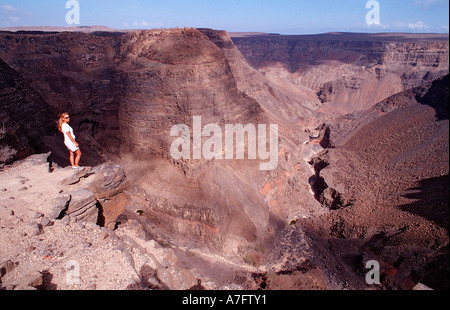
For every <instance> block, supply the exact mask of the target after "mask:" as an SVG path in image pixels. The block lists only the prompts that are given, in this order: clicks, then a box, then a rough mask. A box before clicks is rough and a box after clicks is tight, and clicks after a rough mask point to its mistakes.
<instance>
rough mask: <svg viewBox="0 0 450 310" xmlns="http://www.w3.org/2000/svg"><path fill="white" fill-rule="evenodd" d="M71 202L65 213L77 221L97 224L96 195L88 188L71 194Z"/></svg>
mask: <svg viewBox="0 0 450 310" xmlns="http://www.w3.org/2000/svg"><path fill="white" fill-rule="evenodd" d="M70 195H71V197H72V198H71V200H70V202H69V206H68V208H67V210H66V211H65V214H66V215H70V217H71V218H72V219H75V221H77V222H79V221H88V222H94V223H97V219H98V208H97V200H96V199H95V196H94V193H93V192H91V191H90V190H89V189H87V188H82V189H80V190H77V191H73V192H71V193H70Z"/></svg>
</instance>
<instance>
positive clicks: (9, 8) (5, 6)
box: [2, 4, 18, 12]
mask: <svg viewBox="0 0 450 310" xmlns="http://www.w3.org/2000/svg"><path fill="white" fill-rule="evenodd" d="M2 9H3V10H5V11H8V12H17V11H18V9H17V8H15V7H13V6H12V5H11V4H3V5H2Z"/></svg>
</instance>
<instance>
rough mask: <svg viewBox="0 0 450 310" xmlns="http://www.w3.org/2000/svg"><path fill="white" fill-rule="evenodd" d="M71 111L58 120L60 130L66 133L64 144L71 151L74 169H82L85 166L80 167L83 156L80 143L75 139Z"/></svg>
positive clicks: (71, 161)
mask: <svg viewBox="0 0 450 310" xmlns="http://www.w3.org/2000/svg"><path fill="white" fill-rule="evenodd" d="M69 121H70V117H69V113H66V112H65V113H63V114H61V116H60V117H59V120H58V126H57V127H58V130H59V131H61V132H62V133H63V134H64V144H65V145H66V147H67V148H68V149H69V151H70V163H71V164H72V170H73V171H81V170H83V169H84V168H83V167H79V166H78V164H79V163H80V158H81V150H80V145H79V144H78V143H77V142H76V141H75V135H74V134H73V129H72V127H70V126H69Z"/></svg>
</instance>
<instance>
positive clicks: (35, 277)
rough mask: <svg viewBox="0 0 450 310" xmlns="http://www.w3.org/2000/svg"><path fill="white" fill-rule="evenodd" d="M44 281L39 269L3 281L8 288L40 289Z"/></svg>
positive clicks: (3, 284) (3, 285)
mask: <svg viewBox="0 0 450 310" xmlns="http://www.w3.org/2000/svg"><path fill="white" fill-rule="evenodd" d="M42 283H43V275H42V273H41V272H39V271H33V272H30V273H28V274H26V275H24V276H22V277H19V278H17V279H14V280H11V281H8V282H6V283H2V287H4V288H6V289H7V290H29V289H40V288H41V286H42Z"/></svg>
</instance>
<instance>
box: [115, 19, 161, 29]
mask: <svg viewBox="0 0 450 310" xmlns="http://www.w3.org/2000/svg"><path fill="white" fill-rule="evenodd" d="M122 25H124V26H128V25H129V24H128V23H122ZM132 25H133V27H147V28H149V27H155V28H156V27H162V23H153V22H147V21H145V20H142V21H140V22H133V23H132Z"/></svg>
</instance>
